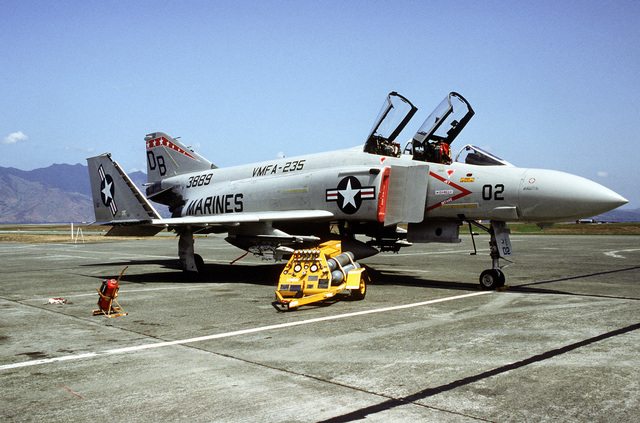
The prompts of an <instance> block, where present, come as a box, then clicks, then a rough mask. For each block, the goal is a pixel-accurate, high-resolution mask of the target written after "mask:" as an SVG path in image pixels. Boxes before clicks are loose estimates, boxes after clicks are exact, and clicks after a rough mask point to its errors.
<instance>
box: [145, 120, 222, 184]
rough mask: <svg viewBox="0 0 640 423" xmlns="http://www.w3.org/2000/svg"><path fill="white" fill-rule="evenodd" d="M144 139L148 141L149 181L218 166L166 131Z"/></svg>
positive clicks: (152, 181)
mask: <svg viewBox="0 0 640 423" xmlns="http://www.w3.org/2000/svg"><path fill="white" fill-rule="evenodd" d="M144 140H145V141H146V142H147V181H148V182H149V183H154V182H157V181H161V180H163V179H164V178H169V177H171V176H176V175H181V174H183V173H190V172H197V171H199V170H209V169H215V168H216V167H217V166H215V165H214V164H213V163H211V162H210V161H209V160H207V159H205V158H204V157H202V156H201V155H199V154H198V153H196V152H195V151H193V150H191V149H190V148H189V147H187V146H185V145H183V144H182V143H181V142H180V141H178V140H176V139H175V138H172V137H170V136H169V135H167V134H165V133H164V132H153V133H151V134H148V135H147V136H146V137H144Z"/></svg>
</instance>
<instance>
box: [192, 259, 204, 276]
mask: <svg viewBox="0 0 640 423" xmlns="http://www.w3.org/2000/svg"><path fill="white" fill-rule="evenodd" d="M193 258H194V259H195V262H196V268H197V269H198V273H199V274H202V273H203V272H204V260H203V259H202V256H201V255H200V254H194V256H193Z"/></svg>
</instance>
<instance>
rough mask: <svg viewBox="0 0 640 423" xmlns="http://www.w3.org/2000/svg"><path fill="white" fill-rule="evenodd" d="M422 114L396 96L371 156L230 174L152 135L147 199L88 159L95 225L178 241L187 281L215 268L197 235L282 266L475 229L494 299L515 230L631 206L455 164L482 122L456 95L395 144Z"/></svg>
mask: <svg viewBox="0 0 640 423" xmlns="http://www.w3.org/2000/svg"><path fill="white" fill-rule="evenodd" d="M416 111H417V108H416V107H415V106H413V104H411V102H410V101H409V100H407V99H406V98H405V97H403V96H401V95H400V94H398V93H396V92H392V93H390V94H389V95H388V96H387V98H386V100H385V102H384V104H383V107H382V109H381V111H380V114H379V115H378V118H377V119H376V121H375V123H374V125H373V128H372V129H371V132H370V133H369V135H368V137H367V138H366V141H365V143H364V147H363V146H360V147H355V148H350V149H346V150H339V151H331V152H327V153H319V154H309V155H303V156H299V157H293V158H282V159H275V160H269V161H265V162H260V163H255V164H248V165H242V166H235V167H229V168H218V167H217V166H215V165H214V164H213V163H211V162H210V161H208V160H207V159H205V158H204V157H202V156H200V155H199V154H198V153H196V152H195V151H194V150H192V149H191V148H189V147H187V146H185V145H184V144H183V143H182V142H180V141H178V140H177V139H175V138H172V137H171V136H169V135H167V134H165V133H163V132H154V133H151V134H148V135H147V136H146V137H145V142H146V153H147V177H148V184H147V188H146V196H145V195H143V194H142V192H140V191H139V190H138V189H137V188H136V187H135V185H134V184H133V183H132V182H131V180H130V179H129V177H128V176H127V175H126V174H125V172H124V171H123V170H122V169H121V168H120V166H118V164H117V163H116V162H114V161H112V160H111V155H110V154H103V155H100V156H96V157H91V158H89V159H87V161H88V164H89V172H90V177H91V187H92V190H93V203H94V206H95V215H96V221H97V222H100V223H103V224H109V225H114V227H113V228H112V229H111V230H110V231H109V232H108V234H107V235H115V236H117V235H143V236H152V235H155V234H156V233H157V232H159V231H161V230H162V229H164V228H167V229H168V230H172V231H175V232H176V233H177V234H178V235H179V236H180V239H179V241H178V256H179V260H180V264H181V267H182V268H183V269H184V270H185V271H187V272H198V271H200V270H202V267H203V265H204V261H203V260H202V258H201V257H200V256H198V255H196V254H195V253H194V240H193V235H194V234H207V233H227V234H228V236H227V238H226V240H227V241H228V242H229V243H231V244H233V245H235V246H237V247H239V248H241V249H243V250H246V251H249V252H251V253H254V254H256V255H262V256H263V257H266V258H274V259H282V258H284V257H287V256H289V255H290V254H291V253H292V252H293V251H294V250H297V249H301V248H313V247H316V246H317V245H319V243H320V242H323V241H326V240H331V239H336V238H337V239H340V240H342V245H343V250H345V251H347V250H348V251H351V252H352V253H353V255H354V256H355V259H359V258H363V257H367V256H371V255H373V254H376V253H378V252H381V251H398V250H399V249H401V248H405V247H408V246H410V245H411V244H412V243H428V242H449V243H455V242H460V238H459V229H460V226H461V225H462V224H463V223H465V222H467V223H468V224H469V226H470V227H471V225H475V226H476V227H479V228H481V229H483V230H486V231H487V232H488V233H489V234H490V236H491V240H490V245H491V253H490V256H491V268H490V269H487V270H485V271H483V272H482V274H481V275H480V285H481V286H482V288H484V289H493V288H496V287H499V286H502V285H504V283H505V276H504V273H503V272H502V270H501V268H502V266H501V265H500V259H507V258H509V257H511V256H512V254H513V249H512V247H511V243H510V240H509V230H508V229H507V228H506V222H507V221H511V222H536V223H542V224H548V223H551V222H561V221H563V222H566V221H575V220H578V219H582V218H587V217H590V216H595V215H598V214H600V213H603V212H606V211H608V210H612V209H614V208H616V207H618V206H621V205H623V204H625V203H627V200H626V199H624V198H623V197H621V196H620V195H618V194H616V193H615V192H613V191H611V190H610V189H608V188H605V187H604V186H602V185H599V184H597V183H595V182H592V181H589V180H587V179H584V178H581V177H578V176H575V175H571V174H568V173H563V172H558V171H553V170H541V169H527V168H518V167H515V166H513V165H511V164H510V163H508V162H506V161H505V160H503V159H501V158H499V157H497V156H495V155H493V154H491V153H489V152H487V151H483V150H482V149H480V148H478V147H475V146H473V145H465V146H464V147H463V148H462V149H461V150H460V153H458V155H457V156H456V157H455V160H452V158H451V152H450V151H451V150H450V146H451V143H452V142H453V141H454V140H455V138H456V137H457V136H458V134H459V133H460V131H461V130H462V129H463V128H464V127H465V125H466V124H467V123H468V122H469V120H470V119H471V117H472V116H473V115H474V112H473V110H472V109H471V106H470V105H469V103H468V102H467V101H466V100H465V99H464V98H463V97H462V96H461V95H459V94H457V93H454V92H452V93H450V94H449V95H447V96H446V97H445V99H444V100H443V101H442V103H440V105H439V106H438V107H437V108H436V109H435V110H434V111H433V112H432V113H431V114H430V115H429V117H427V119H426V120H425V121H424V123H423V124H422V126H421V127H420V129H419V130H418V132H417V133H416V134H415V135H414V136H413V138H412V139H411V140H410V141H409V142H408V143H407V144H406V145H405V146H404V148H403V147H401V146H400V144H398V143H397V142H396V141H395V140H396V138H397V137H398V135H399V134H400V132H401V131H402V130H403V129H404V128H405V126H406V125H407V123H408V122H409V120H410V119H411V118H412V117H413V116H414V114H415V113H416ZM149 200H151V201H154V202H156V203H160V204H165V205H167V206H169V210H170V211H171V213H172V217H171V218H165V219H163V218H161V217H160V216H159V214H158V212H157V211H156V210H155V209H154V207H153V206H152V205H151V203H150V201H149ZM479 220H483V221H489V222H490V224H489V226H485V225H483V224H481V223H479V222H478V221H479ZM399 224H406V228H407V229H406V230H405V229H403V228H401V227H400V226H399ZM403 226H404V225H403ZM332 227H334V228H338V232H339V234H335V233H332V231H331V228H332ZM356 235H366V236H368V237H369V238H370V240H369V241H368V242H366V243H365V242H362V241H359V240H357V239H356ZM425 265H426V264H425Z"/></svg>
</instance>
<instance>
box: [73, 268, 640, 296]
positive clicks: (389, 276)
mask: <svg viewBox="0 0 640 423" xmlns="http://www.w3.org/2000/svg"><path fill="white" fill-rule="evenodd" d="M136 265H138V266H152V265H156V266H160V267H161V268H162V269H166V270H159V271H155V272H143V273H135V267H136ZM84 266H88V267H96V266H105V264H88V265H84ZM109 266H114V267H116V268H124V267H125V266H129V270H128V271H126V272H125V273H124V274H123V276H122V278H121V282H130V283H192V282H202V283H207V282H212V283H227V282H232V283H233V282H236V283H249V284H254V285H264V286H274V287H275V286H277V284H278V279H279V277H280V273H281V272H282V269H283V267H284V263H275V264H274V263H270V264H251V265H247V264H233V265H232V264H219V263H205V266H204V272H201V273H200V274H195V275H191V274H187V273H185V272H182V271H181V270H180V268H179V266H178V261H177V260H131V261H126V262H117V263H109ZM365 268H366V269H367V272H368V274H369V277H370V279H371V281H370V282H369V285H370V286H377V285H387V286H389V285H391V286H411V287H424V288H438V289H450V290H457V291H477V290H478V289H479V286H478V283H477V282H475V281H469V282H452V281H441V280H434V279H425V278H421V277H419V276H415V275H409V274H406V273H402V272H395V271H390V270H388V269H385V270H384V271H380V270H376V268H375V267H371V266H369V265H367V266H365ZM637 269H640V266H633V267H630V268H623V269H617V270H611V271H606V272H598V273H594V274H584V275H577V276H571V277H567V278H560V279H553V280H541V281H534V282H529V283H524V284H519V285H508V286H507V287H506V289H507V290H509V291H511V292H518V293H531V294H558V295H579V296H582V295H584V296H602V297H609V298H621V299H623V298H624V299H633V300H638V298H629V297H618V296H615V295H598V294H584V293H579V292H571V291H564V290H559V289H554V288H552V287H551V286H545V287H542V285H546V284H553V283H554V282H563V281H569V280H579V279H583V278H589V277H592V276H601V275H605V274H616V273H619V272H626V271H633V270H637ZM114 273H115V272H114ZM117 273H118V274H119V272H117ZM118 274H113V275H104V276H93V277H95V278H96V279H101V280H102V279H105V278H114V279H115V278H117V277H118Z"/></svg>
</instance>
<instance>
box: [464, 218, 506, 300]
mask: <svg viewBox="0 0 640 423" xmlns="http://www.w3.org/2000/svg"><path fill="white" fill-rule="evenodd" d="M471 224H473V225H475V226H477V227H478V228H480V229H482V230H484V231H487V232H489V235H491V240H490V241H489V246H490V248H491V250H490V251H491V252H490V255H491V269H487V270H485V271H483V272H482V273H481V274H480V288H482V289H484V290H491V289H497V288H500V287H502V286H504V284H505V280H506V278H505V276H504V273H503V272H502V270H501V269H502V268H503V267H505V266H500V259H503V260H507V261H508V262H509V263H513V262H512V261H510V260H508V259H507V257H511V256H512V255H513V250H512V248H511V241H510V240H509V233H510V231H509V229H508V228H507V224H506V222H498V221H491V226H490V227H489V228H487V227H486V226H484V225H481V224H480V223H478V222H475V221H469V229H471ZM471 236H472V237H473V231H472V232H471ZM475 245H476V244H475V241H474V243H473V246H474V249H475ZM474 254H475V253H474Z"/></svg>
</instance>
